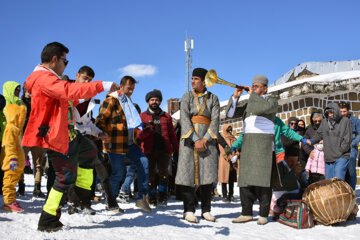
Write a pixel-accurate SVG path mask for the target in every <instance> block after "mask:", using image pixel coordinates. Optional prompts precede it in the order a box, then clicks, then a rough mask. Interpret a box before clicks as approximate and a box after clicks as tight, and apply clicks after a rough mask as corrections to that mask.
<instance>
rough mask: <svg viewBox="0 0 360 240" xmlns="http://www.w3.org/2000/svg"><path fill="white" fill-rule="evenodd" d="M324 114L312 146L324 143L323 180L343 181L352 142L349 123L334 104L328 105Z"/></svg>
mask: <svg viewBox="0 0 360 240" xmlns="http://www.w3.org/2000/svg"><path fill="white" fill-rule="evenodd" d="M324 112H325V114H324V115H325V118H324V119H323V120H322V121H321V124H320V127H319V128H318V130H317V132H316V134H315V135H314V136H313V137H312V138H311V140H312V141H313V143H314V144H316V143H318V142H320V141H321V140H323V141H324V156H325V178H326V179H330V178H333V177H337V178H340V179H342V180H345V174H346V170H347V167H348V164H349V158H350V147H351V140H352V138H351V135H352V132H351V123H350V120H349V119H348V118H346V117H342V116H341V113H340V108H339V106H338V105H337V104H336V103H330V104H329V105H328V106H327V107H326V108H325V111H324Z"/></svg>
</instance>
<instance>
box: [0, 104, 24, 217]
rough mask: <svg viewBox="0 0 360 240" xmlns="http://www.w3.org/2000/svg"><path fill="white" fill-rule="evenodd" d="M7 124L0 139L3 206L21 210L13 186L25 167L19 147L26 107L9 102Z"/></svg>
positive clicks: (12, 210) (22, 153) (8, 208)
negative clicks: (0, 145) (0, 140)
mask: <svg viewBox="0 0 360 240" xmlns="http://www.w3.org/2000/svg"><path fill="white" fill-rule="evenodd" d="M4 113H5V117H6V121H7V125H6V128H5V131H4V135H3V139H2V151H1V159H2V170H3V171H4V172H5V173H4V185H3V188H2V190H3V195H4V206H3V207H2V208H3V209H4V210H6V211H11V212H22V211H23V209H22V208H21V207H20V205H19V203H18V202H17V201H16V194H15V191H16V189H15V186H16V184H17V183H18V182H19V179H20V177H21V174H22V172H23V171H24V167H25V155H24V152H23V150H22V148H21V144H20V143H21V137H22V128H23V126H24V123H25V117H26V107H25V106H18V105H16V104H9V105H7V106H6V107H5V111H4Z"/></svg>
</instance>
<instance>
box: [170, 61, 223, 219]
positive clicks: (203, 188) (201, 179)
mask: <svg viewBox="0 0 360 240" xmlns="http://www.w3.org/2000/svg"><path fill="white" fill-rule="evenodd" d="M206 73H207V70H206V69H203V68H195V69H194V71H193V75H192V80H191V86H192V88H193V90H192V91H189V92H187V93H185V94H184V96H183V97H182V99H181V106H180V124H181V138H180V148H179V160H178V169H177V174H176V180H175V181H176V184H178V185H181V188H182V197H183V202H184V219H185V220H186V221H188V222H193V223H196V222H197V218H196V216H195V214H194V213H195V190H196V189H197V188H198V189H199V191H200V195H201V199H200V200H201V211H202V214H201V217H202V218H204V219H205V220H207V221H213V222H214V221H215V218H214V217H213V216H212V215H211V214H210V208H211V191H212V185H213V183H214V182H217V176H218V174H217V172H218V171H217V166H218V157H219V156H218V150H217V146H216V145H217V143H216V140H217V133H218V131H219V116H220V105H219V100H218V98H217V96H216V95H214V94H213V93H211V92H209V91H207V89H206V87H205V75H206Z"/></svg>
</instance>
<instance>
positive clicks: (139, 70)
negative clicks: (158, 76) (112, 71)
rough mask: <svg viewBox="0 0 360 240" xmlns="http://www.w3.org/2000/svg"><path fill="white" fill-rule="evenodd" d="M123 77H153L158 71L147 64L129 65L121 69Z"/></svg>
mask: <svg viewBox="0 0 360 240" xmlns="http://www.w3.org/2000/svg"><path fill="white" fill-rule="evenodd" d="M119 71H120V72H121V74H122V75H130V76H133V77H144V76H152V75H154V74H155V73H156V71H157V69H156V67H155V66H152V65H145V64H129V65H127V66H125V67H122V68H119Z"/></svg>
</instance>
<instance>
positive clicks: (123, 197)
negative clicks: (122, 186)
mask: <svg viewBox="0 0 360 240" xmlns="http://www.w3.org/2000/svg"><path fill="white" fill-rule="evenodd" d="M117 200H118V202H119V203H130V194H127V193H124V192H120V193H119V196H118V198H117Z"/></svg>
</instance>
